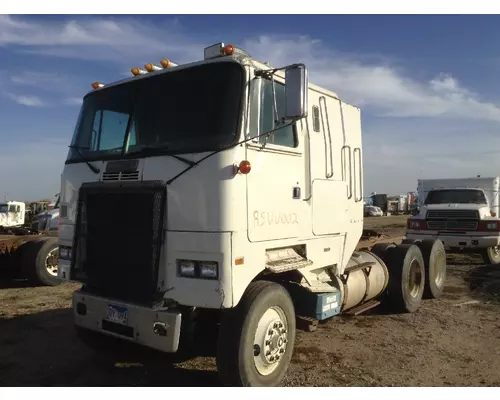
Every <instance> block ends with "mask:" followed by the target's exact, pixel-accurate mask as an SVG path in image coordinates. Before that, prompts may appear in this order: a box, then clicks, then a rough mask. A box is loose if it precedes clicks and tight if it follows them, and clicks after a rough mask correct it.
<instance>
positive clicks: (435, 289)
mask: <svg viewBox="0 0 500 400" xmlns="http://www.w3.org/2000/svg"><path fill="white" fill-rule="evenodd" d="M416 245H417V246H418V248H419V249H420V251H421V252H422V257H423V258H424V264H425V289H424V295H423V298H424V299H437V298H439V297H441V295H442V294H443V290H444V283H445V281H446V251H445V249H444V245H443V242H441V240H432V239H426V240H423V241H422V242H419V243H416Z"/></svg>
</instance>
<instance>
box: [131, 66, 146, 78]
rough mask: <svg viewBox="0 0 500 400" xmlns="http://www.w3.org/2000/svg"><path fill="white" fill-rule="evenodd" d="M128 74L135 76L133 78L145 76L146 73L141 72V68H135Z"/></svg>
mask: <svg viewBox="0 0 500 400" xmlns="http://www.w3.org/2000/svg"><path fill="white" fill-rule="evenodd" d="M130 72H132V75H135V76H137V75H143V74H147V73H148V72H147V71H145V70H143V69H142V68H137V67H135V68H132V69H131V70H130Z"/></svg>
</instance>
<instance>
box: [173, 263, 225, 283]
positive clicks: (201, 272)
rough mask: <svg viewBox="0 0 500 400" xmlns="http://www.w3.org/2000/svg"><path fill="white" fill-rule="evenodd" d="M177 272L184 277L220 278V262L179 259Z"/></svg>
mask: <svg viewBox="0 0 500 400" xmlns="http://www.w3.org/2000/svg"><path fill="white" fill-rule="evenodd" d="M177 274H178V276H180V277H182V278H201V279H210V280H215V279H218V278H219V263H218V262H216V261H195V260H177Z"/></svg>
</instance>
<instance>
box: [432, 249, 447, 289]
mask: <svg viewBox="0 0 500 400" xmlns="http://www.w3.org/2000/svg"><path fill="white" fill-rule="evenodd" d="M445 279H446V256H445V254H444V253H443V252H442V251H439V252H438V253H437V254H436V258H435V260H434V282H435V283H436V286H437V287H439V288H440V287H442V286H443V285H444V280H445Z"/></svg>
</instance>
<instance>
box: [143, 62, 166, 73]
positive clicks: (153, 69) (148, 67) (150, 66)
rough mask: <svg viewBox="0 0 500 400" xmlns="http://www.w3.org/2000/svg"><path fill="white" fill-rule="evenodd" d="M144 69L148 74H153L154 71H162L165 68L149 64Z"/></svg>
mask: <svg viewBox="0 0 500 400" xmlns="http://www.w3.org/2000/svg"><path fill="white" fill-rule="evenodd" d="M144 69H145V70H146V71H148V72H153V71H161V70H162V69H163V68H162V67H159V66H158V65H154V64H152V63H148V64H146V65H144Z"/></svg>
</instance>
